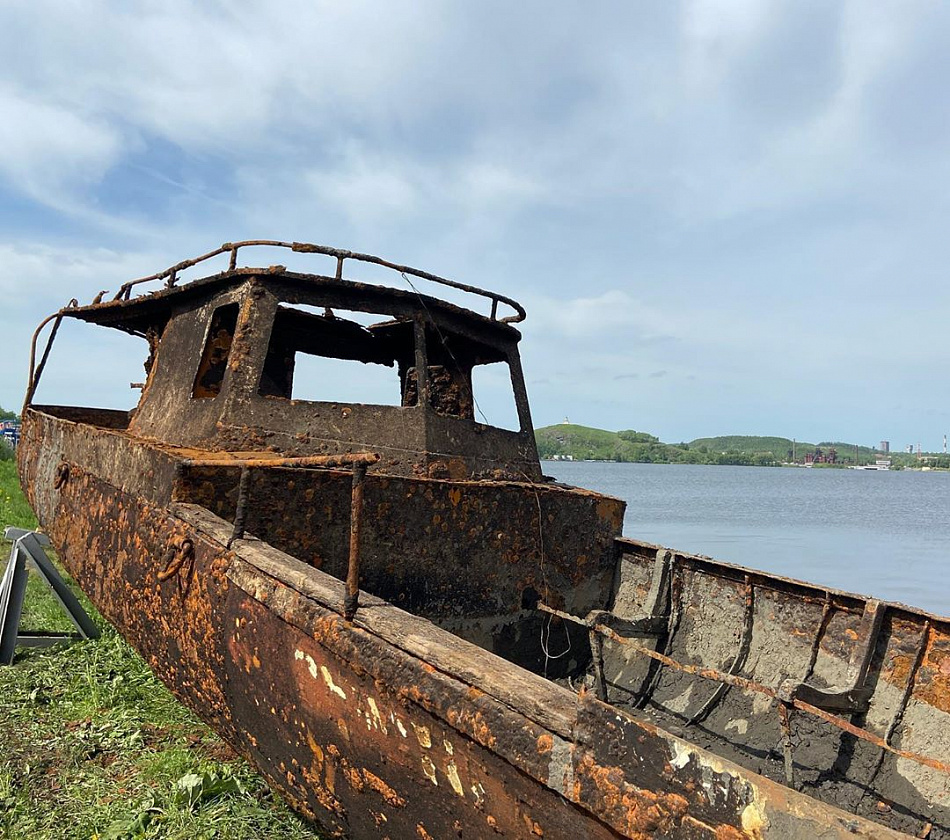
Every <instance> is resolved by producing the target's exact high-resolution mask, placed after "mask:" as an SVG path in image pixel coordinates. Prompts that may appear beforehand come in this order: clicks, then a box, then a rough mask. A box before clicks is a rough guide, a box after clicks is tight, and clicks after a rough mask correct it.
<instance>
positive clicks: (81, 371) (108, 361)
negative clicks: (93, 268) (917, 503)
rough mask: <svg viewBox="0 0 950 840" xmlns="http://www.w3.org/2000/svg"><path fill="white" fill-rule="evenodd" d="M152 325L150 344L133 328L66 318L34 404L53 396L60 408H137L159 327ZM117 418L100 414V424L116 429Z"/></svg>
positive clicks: (126, 410) (34, 396)
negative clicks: (110, 326)
mask: <svg viewBox="0 0 950 840" xmlns="http://www.w3.org/2000/svg"><path fill="white" fill-rule="evenodd" d="M150 329H151V331H152V333H153V334H154V336H155V339H154V343H153V339H152V338H147V337H146V336H145V335H144V334H143V333H142V332H140V331H139V330H137V329H136V330H134V331H133V330H132V329H131V328H128V329H126V328H124V327H121V328H114V329H113V328H109V327H106V326H102V325H99V324H90V323H87V322H85V321H80V320H79V319H78V318H69V317H67V318H64V319H63V322H62V324H61V326H60V328H59V331H58V332H57V334H56V340H55V341H54V342H53V348H52V351H51V352H50V355H49V359H48V361H47V363H46V365H45V367H44V368H43V374H42V376H41V377H40V383H39V387H38V388H37V390H36V393H35V394H34V395H33V400H32V402H33V404H35V405H40V404H42V403H44V402H47V401H48V400H50V399H52V398H53V397H52V395H55V402H56V403H57V405H61V406H72V407H82V408H89V409H104V410H106V409H109V410H117V411H121V412H129V411H131V410H133V409H135V407H136V406H137V404H138V403H139V400H140V398H141V396H142V389H143V387H144V385H145V382H146V381H147V380H148V376H149V369H150V367H151V365H150V364H149V359H150V358H151V357H152V356H153V355H154V352H155V350H156V349H157V346H158V335H159V328H158V327H157V326H156V327H155V328H154V329H152V328H150ZM130 386H131V387H130ZM90 422H93V423H100V421H99V420H92V421H90ZM116 422H117V421H115V420H109V419H106V418H104V419H103V420H102V421H101V424H102V425H108V426H110V427H116V426H115V423H116Z"/></svg>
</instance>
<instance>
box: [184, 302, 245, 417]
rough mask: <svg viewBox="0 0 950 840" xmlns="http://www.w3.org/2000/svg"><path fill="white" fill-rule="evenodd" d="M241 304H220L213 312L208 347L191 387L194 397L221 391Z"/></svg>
mask: <svg viewBox="0 0 950 840" xmlns="http://www.w3.org/2000/svg"><path fill="white" fill-rule="evenodd" d="M237 317H238V305H237V304H236V303H229V304H227V305H226V306H219V307H218V308H217V309H215V311H214V315H212V316H211V326H210V327H209V329H208V337H207V339H205V349H204V352H203V353H202V354H201V362H200V363H199V365H198V373H197V374H195V384H194V387H193V388H192V391H191V396H192V397H193V398H194V399H198V400H204V399H212V398H214V397H216V396H218V394H220V393H221V383H222V382H223V381H224V373H225V371H226V370H227V367H228V357H229V356H230V355H231V345H232V344H233V343H234V331H235V329H236V328H237Z"/></svg>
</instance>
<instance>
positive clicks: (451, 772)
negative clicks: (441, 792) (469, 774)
mask: <svg viewBox="0 0 950 840" xmlns="http://www.w3.org/2000/svg"><path fill="white" fill-rule="evenodd" d="M445 776H446V778H447V779H448V780H449V784H450V785H452V790H454V791H455V792H456V793H457V794H458V795H459V796H461V797H462V798H463V799H464V798H465V788H463V787H462V781H461V779H459V771H458V767H456V766H455V762H454V761H450V762H449V763H448V764H447V765H446V768H445Z"/></svg>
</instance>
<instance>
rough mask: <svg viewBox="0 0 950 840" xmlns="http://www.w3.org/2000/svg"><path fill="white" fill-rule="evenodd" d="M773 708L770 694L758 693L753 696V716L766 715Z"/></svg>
mask: <svg viewBox="0 0 950 840" xmlns="http://www.w3.org/2000/svg"><path fill="white" fill-rule="evenodd" d="M771 708H772V698H771V697H769V696H768V694H760V693H759V692H758V691H756V692H755V693H754V694H753V695H752V714H754V715H764V714H765V713H766V712H767V711H768V710H769V709H771Z"/></svg>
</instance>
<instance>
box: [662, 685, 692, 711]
mask: <svg viewBox="0 0 950 840" xmlns="http://www.w3.org/2000/svg"><path fill="white" fill-rule="evenodd" d="M692 696H693V683H690V684H689V685H688V686H686V691H684V692H683V693H682V694H679V695H677V696H676V697H673V698H672V699H670V700H665V701H664V702H663V705H664V706H666V708H667V709H669V710H670V711H671V712H675V713H676V714H678V715H681V714H683V713H684V712H685V711H686V707H687V706H688V705H689V698H690V697H692Z"/></svg>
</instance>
